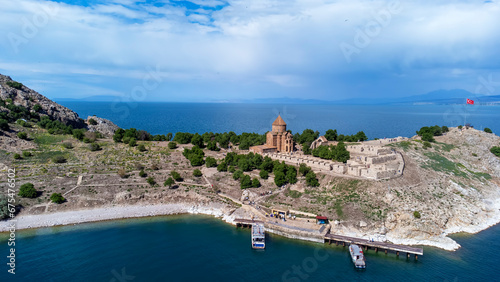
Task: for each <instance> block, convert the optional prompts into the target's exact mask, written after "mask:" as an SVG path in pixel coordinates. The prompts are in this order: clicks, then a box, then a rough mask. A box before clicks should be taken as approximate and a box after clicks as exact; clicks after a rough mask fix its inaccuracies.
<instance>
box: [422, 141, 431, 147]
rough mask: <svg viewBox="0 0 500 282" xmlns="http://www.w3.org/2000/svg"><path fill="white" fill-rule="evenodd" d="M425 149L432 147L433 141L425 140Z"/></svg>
mask: <svg viewBox="0 0 500 282" xmlns="http://www.w3.org/2000/svg"><path fill="white" fill-rule="evenodd" d="M423 147H424V149H427V148H432V145H431V143H429V142H427V141H424V146H423Z"/></svg>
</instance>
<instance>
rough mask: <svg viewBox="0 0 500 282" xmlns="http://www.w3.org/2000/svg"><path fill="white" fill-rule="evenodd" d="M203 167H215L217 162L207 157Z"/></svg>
mask: <svg viewBox="0 0 500 282" xmlns="http://www.w3.org/2000/svg"><path fill="white" fill-rule="evenodd" d="M205 165H206V166H207V167H216V166H217V160H216V159H214V158H212V157H207V158H206V159H205Z"/></svg>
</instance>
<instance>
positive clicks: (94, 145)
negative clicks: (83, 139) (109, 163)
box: [89, 143, 101, 152]
mask: <svg viewBox="0 0 500 282" xmlns="http://www.w3.org/2000/svg"><path fill="white" fill-rule="evenodd" d="M89 149H90V151H92V152H95V151H99V150H101V146H99V144H97V143H92V144H90V146H89Z"/></svg>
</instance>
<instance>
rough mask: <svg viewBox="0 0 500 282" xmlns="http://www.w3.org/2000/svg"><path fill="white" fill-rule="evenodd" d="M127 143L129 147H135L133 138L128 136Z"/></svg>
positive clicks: (135, 141)
mask: <svg viewBox="0 0 500 282" xmlns="http://www.w3.org/2000/svg"><path fill="white" fill-rule="evenodd" d="M128 145H129V146H130V147H135V146H136V145H137V140H135V138H130V140H129V141H128Z"/></svg>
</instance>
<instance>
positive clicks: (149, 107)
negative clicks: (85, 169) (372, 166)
mask: <svg viewBox="0 0 500 282" xmlns="http://www.w3.org/2000/svg"><path fill="white" fill-rule="evenodd" d="M59 103H61V104H62V105H64V106H66V107H68V108H70V109H72V110H74V111H76V112H77V113H78V114H79V115H80V116H81V117H82V118H87V116H89V115H97V116H99V117H102V118H107V119H109V120H111V121H113V122H114V123H116V124H117V125H118V126H120V127H121V128H131V127H134V128H137V129H143V130H146V131H149V132H151V133H152V134H166V133H168V132H172V133H175V132H191V133H196V132H198V133H200V134H201V133H204V132H210V131H212V132H214V133H215V132H229V131H234V132H236V133H238V134H240V133H241V132H257V133H261V134H263V133H265V132H266V131H268V130H270V128H271V123H272V122H273V121H274V120H275V119H276V117H277V116H278V114H279V113H281V116H282V117H283V119H284V120H285V122H286V123H287V124H288V127H287V128H288V129H291V130H292V131H293V133H295V132H302V131H303V130H304V129H306V128H311V129H314V130H318V131H319V132H320V133H324V132H325V131H326V130H328V129H337V130H338V131H339V133H340V134H355V133H356V132H358V131H361V130H362V131H364V132H365V133H366V135H367V136H368V137H369V138H370V139H373V138H385V137H396V136H406V137H411V136H413V135H415V131H416V130H418V129H420V128H421V127H422V126H429V125H436V124H437V125H440V126H442V125H446V126H458V125H460V124H462V125H463V124H464V123H465V122H467V123H471V124H472V125H473V126H475V127H476V128H477V129H483V128H484V127H489V128H491V129H492V130H493V132H495V133H497V134H498V133H500V106H467V107H466V106H464V105H418V106H413V105H404V106H395V105H382V106H379V105H375V106H373V105H372V106H366V105H363V106H357V105H342V106H340V105H295V104H293V105H271V104H215V103H214V104H210V103H205V104H197V103H129V104H124V103H121V104H115V103H111V102H67V101H60V102H59Z"/></svg>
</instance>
